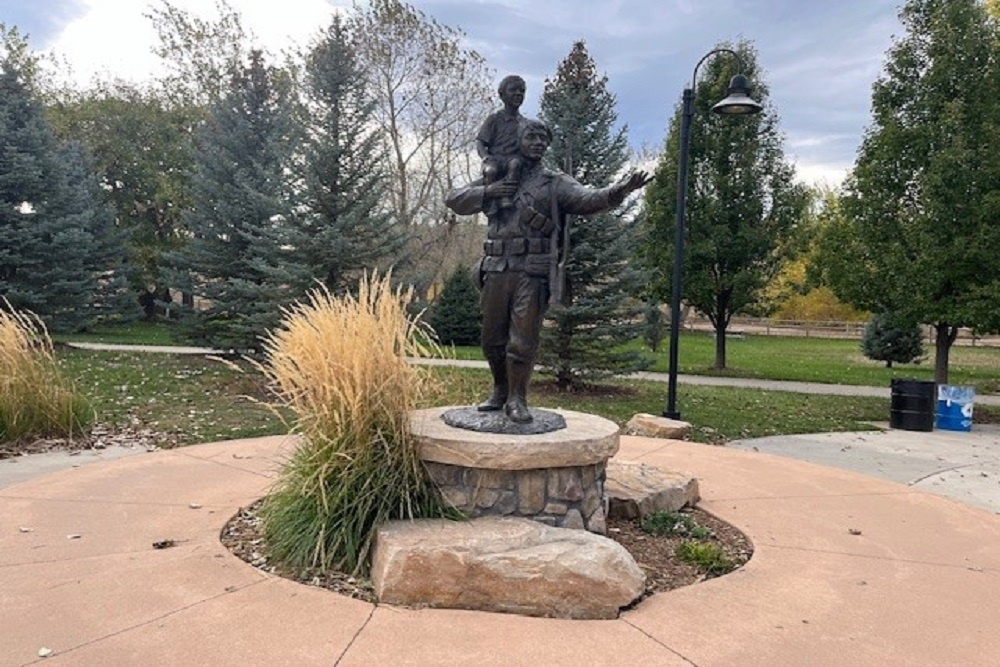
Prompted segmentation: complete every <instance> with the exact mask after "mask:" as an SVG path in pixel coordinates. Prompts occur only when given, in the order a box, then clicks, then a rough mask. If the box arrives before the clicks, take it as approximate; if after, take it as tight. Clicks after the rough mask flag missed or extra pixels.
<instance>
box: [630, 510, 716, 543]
mask: <svg viewBox="0 0 1000 667" xmlns="http://www.w3.org/2000/svg"><path fill="white" fill-rule="evenodd" d="M640 526H641V528H642V529H643V530H644V531H645V532H647V533H649V534H650V535H656V536H657V537H667V536H677V535H680V536H686V537H693V538H695V539H697V540H702V539H705V538H707V537H709V536H711V534H712V531H710V530H709V529H708V528H706V527H705V526H702V525H701V524H699V523H698V522H697V521H695V520H694V519H693V518H691V516H690V515H689V514H684V513H683V512H653V513H652V514H650V515H648V516H646V517H645V518H643V520H642V523H641V524H640Z"/></svg>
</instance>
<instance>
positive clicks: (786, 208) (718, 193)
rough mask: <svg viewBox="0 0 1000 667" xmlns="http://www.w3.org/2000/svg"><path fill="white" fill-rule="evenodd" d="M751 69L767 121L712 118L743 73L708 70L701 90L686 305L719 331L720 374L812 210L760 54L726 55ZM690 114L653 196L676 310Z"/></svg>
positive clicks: (675, 133)
mask: <svg viewBox="0 0 1000 667" xmlns="http://www.w3.org/2000/svg"><path fill="white" fill-rule="evenodd" d="M721 46H723V47H726V48H734V49H735V50H736V51H737V52H739V53H740V55H741V56H742V59H743V65H744V68H743V74H744V75H746V77H747V78H748V79H749V80H750V81H752V82H753V84H754V90H753V93H754V97H755V99H757V100H758V101H759V102H760V103H761V104H763V105H764V110H763V112H762V113H760V114H757V115H754V116H743V117H738V118H732V117H725V116H718V115H715V114H712V113H711V112H710V108H711V107H712V105H714V104H715V103H716V102H718V101H719V100H721V99H723V98H724V97H725V96H726V94H727V88H728V84H729V81H730V79H731V77H732V76H733V75H734V74H736V73H737V72H736V63H735V61H734V60H733V59H731V58H725V57H715V58H712V59H711V60H709V61H706V63H705V67H704V68H703V69H702V70H701V74H700V79H699V80H698V81H697V82H696V89H695V102H694V104H695V115H694V119H693V122H692V126H691V137H690V138H691V149H690V162H689V165H690V180H689V187H690V191H689V192H688V197H687V209H686V213H687V215H686V217H687V221H686V222H687V225H686V229H685V230H684V239H685V245H684V250H685V253H684V273H683V275H684V279H683V282H682V298H683V299H684V300H685V301H686V302H687V303H688V304H690V305H691V306H693V307H694V308H695V309H696V310H698V311H699V312H700V313H701V314H702V315H704V316H705V317H707V318H708V319H709V321H710V322H711V323H712V326H713V328H714V329H715V341H716V342H715V367H716V368H720V369H721V368H725V367H726V330H727V329H728V327H729V322H730V320H731V318H732V317H733V316H734V315H737V314H758V313H759V312H760V310H761V307H762V306H763V303H764V300H763V290H764V288H765V287H766V286H767V285H768V284H769V283H770V282H771V281H772V279H773V278H774V277H775V276H776V275H777V273H778V271H779V269H780V268H781V265H782V254H781V252H780V250H781V249H782V247H783V245H784V242H785V240H786V237H787V235H788V232H789V230H790V229H791V228H792V226H793V225H794V224H795V223H796V222H797V221H798V220H799V219H800V217H801V215H802V213H803V211H804V208H805V206H806V204H807V202H808V198H807V196H806V192H805V189H804V187H803V186H801V185H798V184H796V183H795V181H794V176H795V170H794V167H793V166H792V164H791V163H790V162H789V161H788V160H787V159H786V158H785V155H784V151H783V148H782V144H783V139H782V135H781V132H780V130H779V127H778V115H777V112H776V110H775V108H774V106H773V105H772V104H771V103H770V102H769V99H768V98H769V90H768V87H767V84H766V83H765V81H764V80H763V71H762V70H761V68H760V67H759V65H758V64H757V54H756V50H755V49H754V47H753V46H752V44H750V43H749V42H746V41H744V42H740V43H739V44H736V45H721ZM680 118H681V108H680V106H679V105H678V108H677V111H676V113H675V114H674V118H673V120H672V122H671V125H670V131H669V133H668V135H667V139H666V145H665V150H664V151H663V154H662V156H661V159H660V163H659V166H658V167H657V169H656V173H655V177H654V181H653V182H652V183H651V184H650V185H649V186H648V187H647V188H646V221H647V225H646V231H647V232H648V234H647V237H646V238H647V240H646V243H645V246H644V250H643V255H644V257H645V258H646V260H647V262H648V265H649V266H650V268H651V269H652V270H653V276H654V278H653V283H652V287H653V292H654V294H655V295H656V296H657V297H659V298H660V299H663V300H667V299H668V298H669V295H670V293H671V285H670V282H671V280H672V275H671V274H672V269H673V264H674V229H675V221H676V216H675V211H676V202H677V180H678V179H677V174H678V152H679V146H680V137H679V134H680Z"/></svg>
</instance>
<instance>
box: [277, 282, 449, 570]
mask: <svg viewBox="0 0 1000 667" xmlns="http://www.w3.org/2000/svg"><path fill="white" fill-rule="evenodd" d="M411 298H412V290H411V291H407V292H403V291H401V290H393V289H392V287H391V285H390V282H389V277H388V276H386V277H383V278H381V279H380V278H378V277H377V276H375V277H372V278H370V279H368V278H365V279H364V280H362V281H361V283H360V285H359V288H358V295H357V296H356V297H354V296H343V297H334V296H331V295H330V294H329V293H327V292H325V291H317V292H314V293H313V294H312V295H311V296H310V298H309V301H308V302H307V303H304V304H299V305H297V306H296V307H294V308H292V309H291V310H290V311H289V312H288V313H287V316H286V317H285V319H284V321H283V323H282V326H281V328H280V329H279V330H278V331H276V332H273V333H272V334H270V335H269V336H268V337H267V339H266V340H265V345H264V349H265V354H266V362H265V363H264V365H263V370H264V373H265V374H266V375H267V376H268V378H269V380H270V381H271V382H272V383H273V385H274V386H275V388H276V389H277V391H278V393H279V395H280V396H281V397H282V399H283V401H284V402H285V403H286V405H287V406H288V407H289V408H290V409H291V411H292V413H293V414H294V415H295V431H297V432H298V433H300V434H301V436H302V443H301V445H300V446H299V447H298V449H297V450H296V451H295V452H294V454H293V455H292V458H291V460H290V461H289V462H288V463H287V464H286V466H285V468H284V470H283V471H282V474H281V477H280V478H279V481H278V483H277V485H276V487H275V489H274V491H273V493H272V494H271V495H269V496H268V497H267V498H266V499H265V501H264V504H263V506H262V510H261V513H262V516H263V519H264V534H265V536H266V540H267V544H268V548H269V550H270V553H271V556H272V557H273V558H275V559H277V560H279V561H282V562H284V563H287V564H288V565H292V566H296V567H318V568H324V569H337V570H341V571H344V572H350V573H353V574H360V575H365V574H367V571H368V567H369V564H368V555H369V551H370V549H371V546H372V542H373V539H374V536H375V532H376V530H377V529H378V527H379V525H380V524H381V523H383V522H384V521H386V520H389V519H399V518H415V517H427V516H443V515H445V514H446V510H445V507H444V505H443V503H442V501H441V500H440V497H439V495H438V493H437V491H436V490H435V489H434V488H433V487H432V486H431V485H430V483H429V482H428V481H427V479H426V478H425V476H424V471H423V465H422V463H421V461H420V459H419V458H418V457H417V451H416V446H415V443H414V441H413V438H412V436H411V435H410V433H409V430H408V428H407V420H408V413H409V412H410V411H411V410H413V409H414V408H415V407H416V406H417V404H418V402H419V400H420V397H421V396H422V395H423V393H424V392H425V391H426V390H427V388H428V377H429V376H427V375H425V374H424V373H425V371H423V369H420V368H416V367H413V366H411V365H409V364H407V362H406V358H407V356H428V352H429V351H428V350H427V349H426V348H427V345H428V343H427V342H426V341H427V340H428V338H427V336H426V331H422V329H423V325H421V324H420V323H419V319H418V318H410V317H409V316H408V315H407V311H406V305H407V303H408V302H409V301H410V299H411ZM418 333H422V335H419V336H418V335H417V334H418Z"/></svg>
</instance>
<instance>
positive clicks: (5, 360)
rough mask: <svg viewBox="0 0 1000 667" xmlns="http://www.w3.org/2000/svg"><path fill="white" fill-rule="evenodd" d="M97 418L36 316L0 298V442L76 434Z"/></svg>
mask: <svg viewBox="0 0 1000 667" xmlns="http://www.w3.org/2000/svg"><path fill="white" fill-rule="evenodd" d="M92 421H93V411H92V410H91V409H90V405H89V403H88V401H87V400H86V399H85V398H84V397H83V396H82V395H80V394H79V393H77V392H76V391H75V390H74V389H73V386H72V384H71V383H70V382H69V381H67V380H66V379H65V378H64V377H63V376H62V374H61V373H60V372H59V367H58V366H57V363H56V359H55V356H54V354H53V352H52V340H51V339H50V338H49V334H48V331H47V330H46V329H45V324H44V323H43V322H42V321H41V319H39V318H38V317H37V316H35V315H32V314H27V313H21V312H18V311H16V310H14V308H13V307H12V306H11V305H10V303H9V302H8V301H7V300H6V299H4V300H3V301H2V303H0V442H17V441H19V440H24V439H28V438H47V437H60V438H72V437H73V436H74V435H77V434H80V433H82V432H83V430H84V429H85V428H86V427H87V426H88V425H89V424H90V423H91V422H92Z"/></svg>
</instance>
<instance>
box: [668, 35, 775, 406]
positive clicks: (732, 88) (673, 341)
mask: <svg viewBox="0 0 1000 667" xmlns="http://www.w3.org/2000/svg"><path fill="white" fill-rule="evenodd" d="M720 53H725V54H728V55H730V56H732V57H733V58H735V59H736V62H737V64H738V65H739V70H738V71H739V72H740V73H738V74H737V75H736V76H734V77H733V78H732V79H731V80H730V82H729V91H728V94H727V95H726V97H725V99H723V100H722V101H721V102H718V103H716V104H715V105H714V106H713V107H712V111H713V112H715V113H717V114H722V115H725V116H748V115H753V114H756V113H759V112H760V111H761V109H763V108H764V107H762V106H761V105H760V104H759V103H758V102H756V101H754V100H753V99H751V98H750V85H749V84H748V83H747V79H746V77H745V76H743V74H742V71H743V59H742V58H740V55H739V54H738V53H737V52H736V51H733V50H732V49H713V50H711V51H709V52H708V53H706V54H705V55H704V56H702V57H701V60H699V61H698V64H697V65H695V66H694V72H693V73H692V74H691V86H690V87H689V88H685V89H684V95H683V98H682V107H681V137H680V139H681V145H680V151H679V153H680V156H679V158H678V169H677V213H676V216H675V218H676V219H675V229H674V274H673V280H672V281H671V293H670V360H669V367H668V379H667V405H666V407H664V409H663V416H664V417H666V418H668V419H680V416H681V413H680V412H679V411H678V410H677V348H678V343H679V339H680V320H681V279H682V277H683V271H682V263H683V261H684V211H685V206H686V203H687V181H688V153H689V152H690V150H691V120H692V118H694V90H695V84H696V79H697V76H698V68H699V67H701V65H702V63H704V62H705V61H706V60H708V59H709V58H710V57H712V56H715V55H718V54H720Z"/></svg>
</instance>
